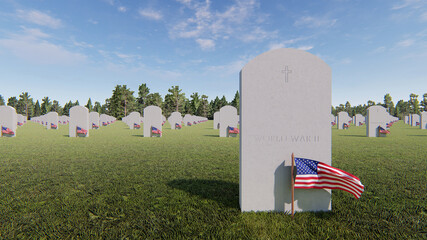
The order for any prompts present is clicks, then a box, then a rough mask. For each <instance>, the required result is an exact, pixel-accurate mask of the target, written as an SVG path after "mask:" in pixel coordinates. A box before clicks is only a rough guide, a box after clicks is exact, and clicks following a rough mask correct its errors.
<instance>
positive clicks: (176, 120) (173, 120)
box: [168, 112, 182, 129]
mask: <svg viewBox="0 0 427 240" xmlns="http://www.w3.org/2000/svg"><path fill="white" fill-rule="evenodd" d="M168 122H169V124H170V125H171V129H175V128H176V124H178V125H181V127H182V115H181V113H180V112H173V113H171V115H170V116H169V118H168Z"/></svg>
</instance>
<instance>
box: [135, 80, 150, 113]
mask: <svg viewBox="0 0 427 240" xmlns="http://www.w3.org/2000/svg"><path fill="white" fill-rule="evenodd" d="M149 93H150V89H149V88H148V87H147V84H145V83H143V84H141V85H140V86H139V87H138V97H137V98H136V102H137V105H138V110H139V112H140V113H143V111H144V108H145V107H147V106H148V105H147V103H146V101H147V96H148V94H149Z"/></svg>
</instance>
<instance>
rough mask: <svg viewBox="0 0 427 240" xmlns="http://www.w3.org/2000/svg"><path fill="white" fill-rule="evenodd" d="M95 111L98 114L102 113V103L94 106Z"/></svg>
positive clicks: (96, 103)
mask: <svg viewBox="0 0 427 240" xmlns="http://www.w3.org/2000/svg"><path fill="white" fill-rule="evenodd" d="M93 110H94V111H95V112H97V113H101V103H100V102H97V101H96V102H95V105H94V106H93Z"/></svg>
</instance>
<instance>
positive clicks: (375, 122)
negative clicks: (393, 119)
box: [366, 105, 388, 137]
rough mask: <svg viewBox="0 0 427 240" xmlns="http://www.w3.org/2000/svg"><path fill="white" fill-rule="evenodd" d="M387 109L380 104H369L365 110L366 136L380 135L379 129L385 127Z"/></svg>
mask: <svg viewBox="0 0 427 240" xmlns="http://www.w3.org/2000/svg"><path fill="white" fill-rule="evenodd" d="M387 115H388V112H387V110H386V109H385V108H384V107H382V106H378V105H375V106H370V107H369V108H368V110H367V111H366V136H367V137H380V136H381V134H380V132H379V129H380V128H382V129H386V128H387V120H386V119H387Z"/></svg>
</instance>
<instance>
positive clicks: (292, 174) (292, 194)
mask: <svg viewBox="0 0 427 240" xmlns="http://www.w3.org/2000/svg"><path fill="white" fill-rule="evenodd" d="M291 184H292V190H291V197H292V200H291V201H292V202H291V206H292V207H291V208H292V213H291V216H292V220H293V219H294V185H295V183H294V153H292V167H291Z"/></svg>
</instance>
